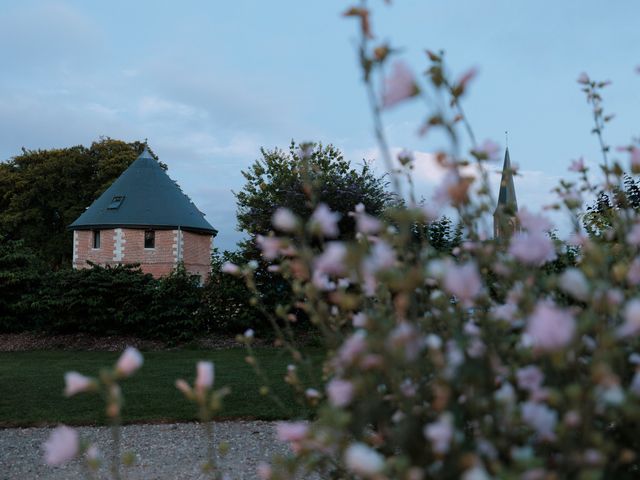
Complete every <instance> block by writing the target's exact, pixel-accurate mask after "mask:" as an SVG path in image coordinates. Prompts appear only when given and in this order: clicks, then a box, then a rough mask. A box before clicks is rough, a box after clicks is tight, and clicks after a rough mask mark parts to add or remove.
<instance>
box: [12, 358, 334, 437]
mask: <svg viewBox="0 0 640 480" xmlns="http://www.w3.org/2000/svg"><path fill="white" fill-rule="evenodd" d="M310 353H311V354H312V356H313V357H315V358H317V359H319V358H320V357H321V352H320V351H319V350H314V351H311V352H310ZM143 354H144V360H145V363H144V366H143V367H142V368H141V369H140V371H138V372H137V373H136V374H135V375H134V376H133V377H131V378H129V379H126V380H123V381H122V383H121V386H122V392H123V395H124V397H125V406H124V409H123V412H122V413H123V421H124V422H125V423H132V422H163V421H189V420H194V419H195V409H196V407H195V405H194V404H192V403H190V402H188V401H187V400H186V399H185V398H184V397H183V396H182V394H181V393H180V392H178V390H177V389H176V388H175V387H174V382H175V380H176V379H177V378H184V379H185V380H187V381H189V382H192V381H193V379H194V377H195V364H196V362H197V361H198V360H210V361H213V362H214V363H215V367H216V371H215V376H216V378H215V386H216V387H222V386H228V387H230V388H231V394H230V395H229V396H228V397H227V398H226V400H225V404H224V410H223V411H222V412H221V418H227V419H229V418H254V419H281V418H295V417H300V416H304V415H305V414H306V412H305V411H303V409H302V408H301V407H299V406H298V405H297V404H296V403H295V401H294V398H293V395H292V394H291V393H290V390H289V387H288V385H286V384H285V383H284V382H283V380H282V379H283V377H284V375H285V373H286V368H287V364H288V363H290V361H289V357H288V355H287V354H286V352H285V351H284V350H282V349H273V348H262V349H260V350H258V358H259V359H260V364H261V366H262V367H263V370H264V371H265V372H266V373H267V374H268V376H269V379H270V383H271V385H270V386H271V387H272V388H273V391H274V392H276V393H277V394H278V395H279V396H280V397H281V399H282V400H283V402H284V404H285V407H286V408H285V409H284V410H283V409H282V408H281V407H279V406H278V405H276V403H275V402H274V401H273V400H271V399H270V398H268V397H263V396H261V395H260V393H259V388H260V386H261V385H262V382H261V381H259V380H258V378H257V376H256V375H255V373H254V372H253V369H252V368H251V367H250V366H249V365H247V363H246V362H245V360H244V357H245V355H246V352H245V350H243V349H241V348H233V349H225V350H176V351H160V352H158V351H156V352H143ZM118 356H119V353H116V352H86V351H82V352H69V351H32V352H0V392H1V393H0V427H2V426H5V427H6V426H30V425H43V424H57V423H66V424H102V423H104V420H105V417H104V414H103V410H104V408H103V403H102V399H101V398H100V397H99V396H98V395H95V394H94V395H90V394H80V395H77V396H75V397H71V398H65V397H64V395H63V389H64V378H63V377H64V373H65V372H66V371H69V370H77V371H79V372H80V373H82V374H85V375H90V376H96V375H97V374H98V372H99V370H100V369H101V368H103V367H105V366H110V365H113V364H114V362H115V361H116V360H117V358H118Z"/></svg>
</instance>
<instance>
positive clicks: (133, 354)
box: [116, 347, 144, 377]
mask: <svg viewBox="0 0 640 480" xmlns="http://www.w3.org/2000/svg"><path fill="white" fill-rule="evenodd" d="M143 362H144V359H143V358H142V354H141V353H140V352H139V351H138V349H136V348H134V347H127V348H126V349H125V351H124V352H123V354H122V355H121V356H120V358H119V359H118V363H116V373H117V374H118V375H120V376H123V377H130V376H131V375H133V374H134V373H135V372H136V371H137V370H138V369H139V368H140V367H141V366H142V363H143Z"/></svg>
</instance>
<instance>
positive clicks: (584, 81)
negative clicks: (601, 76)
mask: <svg viewBox="0 0 640 480" xmlns="http://www.w3.org/2000/svg"><path fill="white" fill-rule="evenodd" d="M577 82H578V83H580V84H582V85H588V84H589V83H590V82H591V80H590V79H589V75H587V74H586V73H584V72H582V73H581V74H580V76H579V77H578V80H577Z"/></svg>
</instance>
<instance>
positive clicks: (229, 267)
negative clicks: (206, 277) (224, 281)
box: [221, 262, 240, 275]
mask: <svg viewBox="0 0 640 480" xmlns="http://www.w3.org/2000/svg"><path fill="white" fill-rule="evenodd" d="M221 270H222V272H223V273H228V274H230V275H238V274H239V273H240V267H238V265H236V264H235V263H231V262H224V263H223V264H222V268H221Z"/></svg>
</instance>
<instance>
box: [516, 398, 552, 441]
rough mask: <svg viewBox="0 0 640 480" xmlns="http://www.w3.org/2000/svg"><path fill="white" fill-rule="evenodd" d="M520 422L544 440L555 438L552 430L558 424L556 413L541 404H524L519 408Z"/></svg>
mask: <svg viewBox="0 0 640 480" xmlns="http://www.w3.org/2000/svg"><path fill="white" fill-rule="evenodd" d="M521 412H522V420H524V422H525V423H526V424H527V425H529V426H530V427H531V428H533V429H534V430H535V431H536V433H537V434H538V435H539V436H540V437H541V438H542V439H545V440H553V439H554V438H555V433H554V430H555V428H556V424H557V423H558V412H556V411H555V410H551V409H550V408H549V407H547V406H546V405H544V404H542V403H536V402H524V403H523V404H522V406H521Z"/></svg>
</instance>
